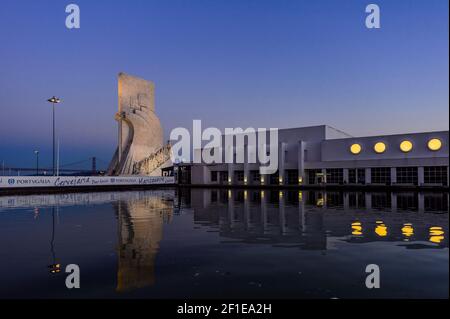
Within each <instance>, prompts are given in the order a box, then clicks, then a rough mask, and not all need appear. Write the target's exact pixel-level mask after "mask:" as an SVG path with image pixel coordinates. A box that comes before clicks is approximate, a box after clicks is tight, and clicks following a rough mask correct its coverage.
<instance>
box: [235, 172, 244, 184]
mask: <svg viewBox="0 0 450 319" xmlns="http://www.w3.org/2000/svg"><path fill="white" fill-rule="evenodd" d="M234 178H235V180H236V181H238V182H243V181H244V171H235V172H234Z"/></svg>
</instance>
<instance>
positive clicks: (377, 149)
mask: <svg viewBox="0 0 450 319" xmlns="http://www.w3.org/2000/svg"><path fill="white" fill-rule="evenodd" d="M373 150H374V151H375V152H376V153H378V154H381V153H384V152H385V151H386V144H384V143H383V142H378V143H376V144H375V145H374V147H373Z"/></svg>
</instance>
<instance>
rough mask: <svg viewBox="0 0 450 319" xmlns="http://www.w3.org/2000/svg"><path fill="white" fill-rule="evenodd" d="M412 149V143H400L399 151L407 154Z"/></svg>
mask: <svg viewBox="0 0 450 319" xmlns="http://www.w3.org/2000/svg"><path fill="white" fill-rule="evenodd" d="M412 148H413V143H412V142H411V141H408V140H406V141H403V142H401V143H400V149H401V150H402V152H405V153H408V152H410V151H411V150H412Z"/></svg>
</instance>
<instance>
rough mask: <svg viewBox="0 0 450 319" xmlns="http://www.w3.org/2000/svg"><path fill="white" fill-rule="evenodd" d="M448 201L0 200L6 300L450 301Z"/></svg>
mask: <svg viewBox="0 0 450 319" xmlns="http://www.w3.org/2000/svg"><path fill="white" fill-rule="evenodd" d="M448 198H449V197H448V193H413V192H412V193H357V192H350V193H347V192H327V193H325V192H317V191H302V192H299V191H290V190H289V191H288V190H286V191H281V192H280V191H269V190H265V191H261V190H247V191H244V190H211V189H192V190H191V189H184V190H182V191H177V190H167V189H166V190H151V191H132V192H131V191H130V192H110V193H87V194H56V195H34V196H1V197H0V243H1V249H0V260H1V263H0V283H1V286H0V298H228V297H229V298H265V297H266V298H448V293H449V289H448V284H449V282H448V280H449V276H448V273H449V252H448ZM57 264H60V265H61V267H60V268H58V266H55V267H53V268H49V265H57ZM68 264H77V265H79V267H80V271H81V288H80V289H72V290H69V289H67V288H66V286H65V279H66V276H67V274H66V273H65V272H64V270H65V267H66V265H68ZM368 264H376V265H378V266H379V267H380V271H381V288H380V289H368V288H366V285H365V279H366V276H367V274H366V272H365V268H366V266H367V265H368ZM52 269H53V270H55V271H56V273H55V272H54V273H52ZM58 269H61V271H60V272H57V271H58Z"/></svg>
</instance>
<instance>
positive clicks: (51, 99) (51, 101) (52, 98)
mask: <svg viewBox="0 0 450 319" xmlns="http://www.w3.org/2000/svg"><path fill="white" fill-rule="evenodd" d="M47 101H48V102H50V103H52V105H53V113H52V114H53V176H55V104H57V103H60V102H61V100H60V99H59V98H57V97H55V96H52V97H51V98H49V99H48V100H47Z"/></svg>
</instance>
